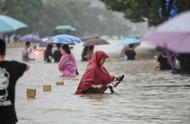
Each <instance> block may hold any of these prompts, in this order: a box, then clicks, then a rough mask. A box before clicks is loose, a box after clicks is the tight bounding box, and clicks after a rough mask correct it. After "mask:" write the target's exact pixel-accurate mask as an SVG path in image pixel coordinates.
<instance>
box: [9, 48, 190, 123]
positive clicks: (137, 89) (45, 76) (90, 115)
mask: <svg viewBox="0 0 190 124" xmlns="http://www.w3.org/2000/svg"><path fill="white" fill-rule="evenodd" d="M96 49H104V50H105V51H107V52H108V54H109V55H110V56H111V57H110V59H109V60H108V61H107V62H106V63H105V66H106V68H107V69H108V70H109V71H110V73H111V74H115V75H121V74H125V79H124V81H123V82H122V83H121V84H119V86H118V87H116V88H115V91H116V93H115V94H110V93H109V91H107V94H103V95H74V92H75V90H76V88H77V85H78V83H79V79H80V77H81V76H82V73H83V72H84V71H85V68H86V65H87V62H81V61H80V57H81V56H80V54H81V46H80V45H79V46H74V49H73V53H74V54H75V56H76V58H77V62H78V70H79V73H80V75H79V76H78V77H77V78H75V79H69V78H63V77H61V76H60V73H59V71H58V69H57V64H56V63H51V64H46V63H44V62H43V61H42V59H38V60H37V61H35V62H30V63H28V64H29V65H30V70H29V71H28V72H26V73H25V74H24V76H23V77H22V78H20V80H19V81H18V84H17V87H16V111H17V115H18V119H19V123H18V124H53V123H54V124H89V123H90V124H189V122H190V76H189V75H173V74H171V73H170V71H163V72H160V71H155V70H154V65H155V60H153V59H145V60H144V59H143V57H140V58H141V59H140V60H137V61H124V60H123V59H122V58H119V57H117V56H119V54H118V53H119V52H118V50H120V46H117V47H113V46H112V47H111V49H110V47H109V46H100V47H96ZM20 53H21V49H20V48H18V49H16V48H14V49H8V52H7V54H8V56H7V59H16V60H20ZM59 80H63V81H64V85H63V86H62V85H61V86H57V85H56V81H59ZM45 84H50V85H51V86H52V91H51V92H43V85H45ZM27 88H35V89H36V90H37V95H36V99H27V98H26V89H27Z"/></svg>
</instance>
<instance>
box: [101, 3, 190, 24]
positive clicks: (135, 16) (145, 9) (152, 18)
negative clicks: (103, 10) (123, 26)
mask: <svg viewBox="0 0 190 124" xmlns="http://www.w3.org/2000/svg"><path fill="white" fill-rule="evenodd" d="M101 1H102V2H104V4H105V6H106V7H107V8H108V9H111V10H114V11H118V12H121V13H123V14H124V15H125V17H126V18H128V19H130V20H131V21H133V22H140V21H143V20H144V18H147V19H148V22H149V24H150V25H157V24H159V23H160V17H159V16H158V10H159V8H160V7H161V6H162V0H101ZM176 5H177V8H178V11H179V12H182V11H185V10H188V9H189V6H190V1H189V0H177V2H176Z"/></svg>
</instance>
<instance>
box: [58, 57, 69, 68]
mask: <svg viewBox="0 0 190 124" xmlns="http://www.w3.org/2000/svg"><path fill="white" fill-rule="evenodd" d="M67 60H68V59H67V57H66V56H62V57H61V60H60V62H59V64H58V68H59V70H64V69H65V67H66V63H67Z"/></svg>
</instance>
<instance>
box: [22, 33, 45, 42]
mask: <svg viewBox="0 0 190 124" xmlns="http://www.w3.org/2000/svg"><path fill="white" fill-rule="evenodd" d="M19 40H21V41H24V42H32V43H40V42H41V41H42V40H41V39H40V37H39V36H38V35H34V34H27V35H24V36H21V37H20V38H19Z"/></svg>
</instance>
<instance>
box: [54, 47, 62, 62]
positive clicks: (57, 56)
mask: <svg viewBox="0 0 190 124" xmlns="http://www.w3.org/2000/svg"><path fill="white" fill-rule="evenodd" d="M56 47H57V49H56V50H55V51H54V53H53V59H54V62H59V60H60V58H61V56H62V53H61V44H56Z"/></svg>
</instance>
